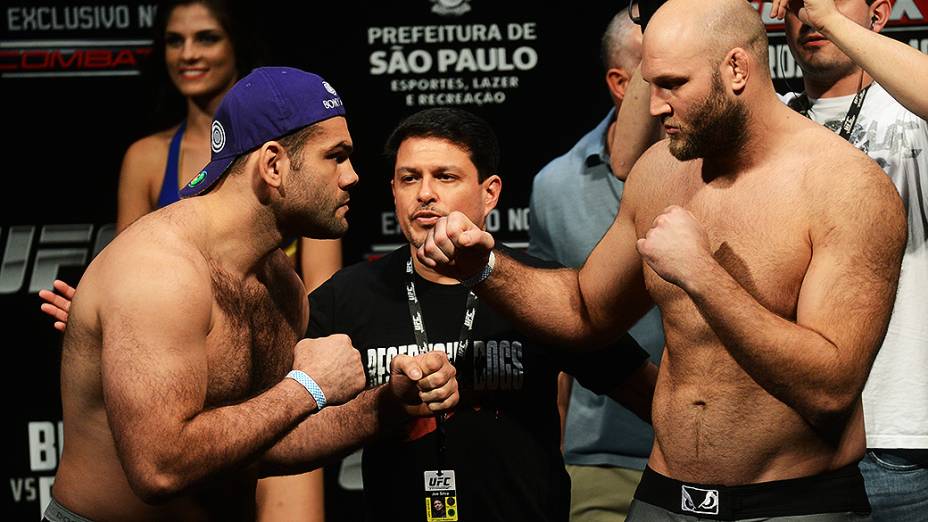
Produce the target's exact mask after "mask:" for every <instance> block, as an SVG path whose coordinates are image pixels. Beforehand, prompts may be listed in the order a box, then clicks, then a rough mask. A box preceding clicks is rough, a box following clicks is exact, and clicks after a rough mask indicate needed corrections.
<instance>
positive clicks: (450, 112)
mask: <svg viewBox="0 0 928 522" xmlns="http://www.w3.org/2000/svg"><path fill="white" fill-rule="evenodd" d="M409 138H438V139H442V140H447V141H450V142H451V143H453V144H455V145H457V146H458V147H461V148H462V149H464V150H465V151H467V154H468V156H470V161H471V162H472V163H473V164H474V166H475V167H477V176H478V179H479V180H480V181H481V182H482V181H484V180H485V179H487V178H488V177H490V176H493V175H497V174H499V156H500V152H499V142H498V141H497V139H496V133H495V132H493V128H492V127H490V124H489V123H487V122H486V120H484V119H483V118H481V117H479V116H477V115H476V114H472V113H470V112H468V111H465V110H463V109H456V108H452V107H439V108H435V109H426V110H424V111H419V112H417V113H415V114H413V115H411V116H409V117H407V118H406V119H405V120H403V121H401V122H400V124H399V125H397V127H396V128H395V129H393V132H392V133H391V134H390V137H389V138H388V139H387V143H386V145H385V146H384V153H385V154H386V155H387V157H388V158H389V159H390V161H391V162H395V161H396V152H397V151H398V150H399V148H400V145H401V144H402V143H403V142H404V141H406V140H407V139H409Z"/></svg>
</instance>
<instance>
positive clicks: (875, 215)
mask: <svg viewBox="0 0 928 522" xmlns="http://www.w3.org/2000/svg"><path fill="white" fill-rule="evenodd" d="M864 161H866V162H867V163H864ZM869 163H872V162H869V160H860V161H854V162H851V164H850V166H849V168H852V169H863V170H864V171H865V172H867V171H868V170H869V171H870V173H871V174H872V175H865V176H857V175H855V176H854V178H855V179H854V180H852V183H851V185H852V186H854V185H857V186H854V189H853V190H848V191H847V192H848V193H847V194H845V195H842V194H841V189H838V190H835V188H834V186H832V194H831V195H829V198H828V199H829V200H830V201H823V202H822V206H821V207H819V209H818V212H816V216H814V217H813V219H814V221H812V222H811V227H810V237H811V240H812V249H813V253H812V259H811V261H810V263H809V267H808V270H807V272H806V276H805V278H804V280H803V283H802V287H801V290H800V295H799V300H798V306H797V323H798V324H799V325H801V326H804V327H806V328H809V329H811V330H813V331H816V332H818V333H819V334H820V335H822V336H823V337H825V338H826V339H827V340H828V341H829V342H830V343H831V344H833V345H834V347H835V350H836V356H837V360H838V361H839V364H841V365H842V366H843V367H842V368H840V370H841V371H846V372H849V375H850V376H851V377H852V378H854V379H855V381H856V382H855V385H858V386H860V387H861V388H862V387H863V384H864V382H865V380H866V376H867V373H868V372H869V368H870V365H871V364H872V362H873V358H874V357H876V352H877V350H878V348H879V346H880V343H881V341H882V338H883V335H884V334H885V332H886V326H887V324H888V322H889V317H890V313H891V311H892V305H893V301H894V299H895V294H896V284H897V282H898V279H899V270H900V264H901V260H902V253H903V250H904V248H905V240H906V224H905V214H904V211H903V209H902V204H901V200H900V198H899V195H898V193H897V192H896V191H895V188H894V187H892V185H891V183H890V182H889V180H888V178H887V177H886V176H885V175H884V174H883V173H882V172H881V171H879V169H878V167H876V166H875V165H869ZM856 178H860V179H856ZM845 190H847V189H845Z"/></svg>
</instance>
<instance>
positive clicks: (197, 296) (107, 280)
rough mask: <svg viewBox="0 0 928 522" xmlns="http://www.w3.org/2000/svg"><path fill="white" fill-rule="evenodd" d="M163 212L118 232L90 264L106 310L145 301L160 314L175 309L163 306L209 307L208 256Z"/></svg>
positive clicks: (148, 216)
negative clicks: (165, 308)
mask: <svg viewBox="0 0 928 522" xmlns="http://www.w3.org/2000/svg"><path fill="white" fill-rule="evenodd" d="M160 214H162V213H161V212H159V213H155V214H149V215H147V216H145V217H144V218H142V219H140V220H139V221H138V222H136V224H134V225H133V226H132V227H129V228H128V229H126V230H125V231H123V232H122V233H121V234H119V235H118V236H116V238H115V239H114V240H113V241H112V242H111V243H110V244H109V245H108V246H107V247H106V248H105V249H104V250H103V251H102V252H101V253H100V254H99V255H98V256H97V258H96V259H94V261H93V263H92V264H91V267H88V272H91V275H92V277H93V278H94V282H95V285H94V286H95V293H96V294H97V295H98V299H99V303H100V306H99V307H100V309H101V310H106V309H110V310H111V311H117V312H118V313H119V315H121V314H122V310H126V309H127V308H126V307H129V308H128V309H129V310H131V307H133V306H139V307H145V308H147V309H148V313H150V314H158V313H168V312H171V311H173V310H164V309H163V307H176V308H178V309H191V308H194V309H204V305H206V306H205V310H206V311H207V312H208V311H209V309H210V307H209V306H208V303H210V302H211V299H212V297H211V296H212V293H211V290H210V272H209V266H208V263H207V261H206V259H205V257H204V256H203V254H202V253H201V251H200V250H199V249H198V248H197V247H196V244H195V243H194V242H193V241H192V240H191V239H190V238H189V237H187V236H186V235H185V231H184V229H182V228H179V227H176V226H174V225H173V223H172V222H171V219H170V217H169V216H166V215H160ZM116 309H120V310H116Z"/></svg>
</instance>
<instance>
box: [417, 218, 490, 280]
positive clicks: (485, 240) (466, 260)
mask: <svg viewBox="0 0 928 522" xmlns="http://www.w3.org/2000/svg"><path fill="white" fill-rule="evenodd" d="M495 244H496V242H495V241H494V240H493V236H492V235H490V233H489V232H486V231H485V230H483V229H482V228H480V227H479V226H477V225H475V224H474V223H473V222H472V221H471V220H470V219H469V218H468V217H467V216H465V215H464V214H463V213H461V212H452V213H450V214H448V215H447V216H445V217H442V218H441V219H439V220H438V221H437V222H436V223H435V226H434V227H432V229H431V230H429V235H428V237H427V238H426V240H425V242H424V243H423V244H422V246H420V247H419V250H417V251H416V256H418V258H419V261H420V262H421V263H422V264H424V265H425V266H427V267H429V268H432V269H434V270H435V271H436V272H438V273H440V274H442V275H444V276H447V277H453V278H454V279H457V280H458V281H463V280H465V279H467V278H469V277H471V276H474V275H476V274H478V273H479V272H480V271H481V270H483V267H484V266H486V264H487V260H488V259H489V258H490V252H491V251H492V250H493V246H494V245H495Z"/></svg>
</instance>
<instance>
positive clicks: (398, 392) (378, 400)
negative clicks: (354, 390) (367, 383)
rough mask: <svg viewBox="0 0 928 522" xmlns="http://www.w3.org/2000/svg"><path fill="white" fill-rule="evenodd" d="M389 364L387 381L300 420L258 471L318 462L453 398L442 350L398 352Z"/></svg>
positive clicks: (451, 380) (429, 412)
mask: <svg viewBox="0 0 928 522" xmlns="http://www.w3.org/2000/svg"><path fill="white" fill-rule="evenodd" d="M390 365H391V366H390V381H389V382H388V383H387V384H384V385H381V386H378V387H377V388H373V389H371V390H366V391H364V392H362V393H361V394H360V395H358V397H357V398H355V399H354V400H351V401H349V402H348V403H346V404H344V405H342V406H339V407H336V408H326V409H325V410H322V411H321V412H319V413H318V414H316V415H313V416H312V417H311V418H310V419H307V420H306V421H304V422H302V423H301V424H300V425H299V426H298V427H297V429H295V430H293V431H292V432H291V433H289V434H288V435H287V436H286V437H285V438H284V439H283V440H281V441H280V442H279V443H277V444H276V445H275V446H274V447H273V448H272V449H271V450H270V451H268V452H267V453H266V454H265V455H264V458H263V459H262V462H261V464H262V468H261V473H262V474H264V475H279V474H286V473H294V472H298V471H305V470H307V469H311V468H315V467H318V466H321V465H323V464H325V463H327V462H329V461H331V460H333V459H338V458H342V457H344V456H345V455H348V454H349V453H351V452H352V451H354V450H356V449H357V448H358V447H360V446H363V445H365V444H367V443H368V442H370V441H372V440H374V439H375V438H376V437H377V436H378V435H380V434H382V433H384V432H387V431H389V430H391V429H393V428H396V427H398V426H401V425H402V424H403V423H405V422H406V421H407V420H409V419H410V418H411V417H412V416H428V415H432V414H434V413H438V412H445V411H447V410H448V409H450V408H452V407H453V406H455V405H456V404H457V402H458V392H457V380H456V379H455V369H454V366H452V365H451V363H450V362H449V361H448V358H447V356H446V355H445V354H444V353H442V352H429V353H425V354H421V355H418V356H416V357H410V356H406V355H398V356H396V357H394V358H393V360H392V361H391V363H390Z"/></svg>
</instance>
